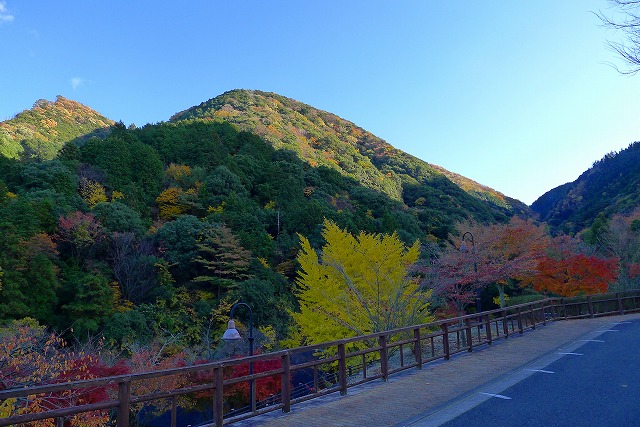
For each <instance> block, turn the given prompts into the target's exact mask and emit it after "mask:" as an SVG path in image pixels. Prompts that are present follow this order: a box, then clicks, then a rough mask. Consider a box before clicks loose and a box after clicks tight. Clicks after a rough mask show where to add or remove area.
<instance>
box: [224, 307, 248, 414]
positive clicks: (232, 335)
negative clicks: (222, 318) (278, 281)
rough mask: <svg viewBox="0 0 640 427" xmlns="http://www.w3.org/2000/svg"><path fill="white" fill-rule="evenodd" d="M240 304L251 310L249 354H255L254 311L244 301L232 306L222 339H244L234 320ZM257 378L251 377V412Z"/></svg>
mask: <svg viewBox="0 0 640 427" xmlns="http://www.w3.org/2000/svg"><path fill="white" fill-rule="evenodd" d="M239 306H244V307H246V308H247V310H249V337H248V338H247V339H248V340H249V356H253V311H252V310H251V307H249V305H248V304H246V303H244V302H237V303H235V304H234V305H233V306H232V307H231V312H230V313H229V323H228V324H227V330H226V331H225V332H224V334H223V335H222V339H223V340H225V341H237V340H239V339H242V336H241V335H240V332H238V330H237V329H236V322H235V321H234V320H233V312H234V311H235V310H236V308H238V307H239ZM249 375H253V361H251V362H249ZM254 396H255V380H254V379H251V381H250V383H249V409H250V410H251V412H253V411H255V404H256V402H255V399H254V398H253V397H254Z"/></svg>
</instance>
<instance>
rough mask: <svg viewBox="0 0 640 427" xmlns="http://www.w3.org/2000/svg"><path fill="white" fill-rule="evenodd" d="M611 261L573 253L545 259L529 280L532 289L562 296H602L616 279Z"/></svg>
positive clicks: (614, 268)
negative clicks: (531, 283)
mask: <svg viewBox="0 0 640 427" xmlns="http://www.w3.org/2000/svg"><path fill="white" fill-rule="evenodd" d="M617 264H618V263H617V262H616V260H615V259H602V258H598V257H596V256H588V255H584V254H573V255H570V256H569V257H566V258H561V259H554V258H550V257H545V258H544V259H543V260H542V261H540V264H539V265H538V271H539V272H538V274H536V275H535V276H534V277H533V289H534V290H536V291H538V292H550V293H552V294H555V295H559V296H562V297H572V296H576V295H589V294H597V293H605V292H607V290H608V288H609V284H610V283H611V282H613V281H614V280H615V278H616V269H617V266H618V265H617Z"/></svg>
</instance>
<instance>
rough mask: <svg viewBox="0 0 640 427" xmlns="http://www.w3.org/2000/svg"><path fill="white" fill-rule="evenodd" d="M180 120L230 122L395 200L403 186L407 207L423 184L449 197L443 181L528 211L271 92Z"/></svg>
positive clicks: (227, 98) (249, 93)
mask: <svg viewBox="0 0 640 427" xmlns="http://www.w3.org/2000/svg"><path fill="white" fill-rule="evenodd" d="M184 119H204V120H212V121H216V122H228V123H233V124H235V125H237V126H238V127H239V128H240V129H241V130H244V131H249V132H252V133H255V134H257V135H260V136H261V137H262V138H264V139H265V140H266V141H269V142H270V143H271V144H272V145H273V147H274V148H277V149H279V148H285V149H289V150H291V151H294V152H295V153H297V154H298V155H299V156H300V157H301V158H302V159H304V160H305V161H307V162H309V164H311V165H312V166H317V165H321V166H326V167H329V168H331V169H335V170H337V171H339V172H340V173H341V174H342V175H345V176H349V177H352V178H354V179H356V180H357V181H358V182H359V183H361V184H362V185H364V186H366V187H369V188H371V189H374V190H378V191H381V192H383V193H385V194H387V195H388V196H389V197H391V198H393V199H395V200H402V199H403V187H405V189H407V190H408V191H407V193H408V194H407V197H406V198H405V200H404V201H405V203H407V204H408V205H411V204H412V202H413V201H414V200H411V195H410V194H412V193H413V192H414V191H413V190H414V188H415V187H420V186H422V185H426V186H429V187H433V188H432V191H433V192H434V193H433V194H432V196H437V197H445V198H446V197H450V196H451V195H450V194H448V193H449V189H447V188H442V189H440V188H439V187H440V185H439V182H440V181H442V179H443V177H446V178H447V179H448V180H450V181H451V182H453V183H455V184H456V185H457V186H458V187H460V188H461V189H463V190H464V191H465V192H467V193H468V194H470V195H472V196H474V197H476V198H479V199H481V200H484V201H486V202H488V203H489V204H490V205H492V206H493V207H496V208H498V210H499V211H502V212H504V213H507V214H509V215H510V214H511V213H512V212H513V211H514V210H515V211H526V210H527V207H526V206H525V205H524V204H522V203H521V202H519V201H517V200H514V199H511V198H508V197H506V196H504V195H503V194H501V193H499V192H497V191H495V190H493V189H491V188H488V187H486V186H483V185H480V184H478V183H477V182H475V181H472V180H470V179H468V178H465V177H463V176H461V175H458V174H455V173H452V172H450V171H447V170H446V169H444V168H441V167H439V166H435V165H431V164H429V163H427V162H425V161H422V160H420V159H418V158H416V157H414V156H411V155H410V154H407V153H405V152H403V151H401V150H398V149H397V148H394V147H393V146H391V145H390V144H388V143H387V142H385V141H384V140H382V139H380V138H378V137H376V136H375V135H373V134H371V133H369V132H367V131H366V130H364V129H362V128H360V127H358V126H357V125H355V124H354V123H352V122H349V121H347V120H344V119H342V118H340V117H338V116H336V115H334V114H331V113H328V112H325V111H321V110H318V109H316V108H313V107H311V106H309V105H306V104H303V103H301V102H298V101H296V100H293V99H290V98H286V97H284V96H280V95H277V94H274V93H267V92H261V91H255V90H232V91H229V92H226V93H224V94H222V95H220V96H218V97H216V98H213V99H210V100H209V101H206V102H203V103H202V104H200V105H198V106H195V107H192V108H189V109H187V110H186V111H183V112H180V113H178V114H176V115H174V116H173V117H172V118H171V121H179V120H184ZM419 197H420V196H418V198H419ZM454 197H455V196H454ZM453 202H454V203H456V202H457V200H454V201H453Z"/></svg>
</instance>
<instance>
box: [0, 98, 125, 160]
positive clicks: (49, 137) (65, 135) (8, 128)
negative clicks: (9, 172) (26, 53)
mask: <svg viewBox="0 0 640 427" xmlns="http://www.w3.org/2000/svg"><path fill="white" fill-rule="evenodd" d="M111 125H113V121H112V120H109V119H107V118H106V117H104V116H102V115H100V114H99V113H97V112H96V111H94V110H92V109H91V108H89V107H86V106H84V105H82V104H80V103H78V102H75V101H71V100H69V99H66V98H63V97H62V96H58V97H57V98H56V100H55V102H51V101H47V100H44V99H41V100H38V101H36V103H35V104H34V105H33V108H31V109H30V110H25V111H23V112H21V113H19V114H17V115H16V116H15V117H14V118H12V119H10V120H6V121H4V122H0V155H1V156H4V157H8V158H12V159H31V158H33V159H39V160H51V159H53V158H54V157H55V156H56V154H57V153H58V151H60V149H61V148H62V146H63V145H64V144H65V143H66V142H68V141H72V140H74V139H76V138H83V137H88V135H102V136H106V134H107V133H108V128H109V126H111Z"/></svg>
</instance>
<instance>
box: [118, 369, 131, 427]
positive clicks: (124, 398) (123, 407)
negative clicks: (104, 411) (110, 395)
mask: <svg viewBox="0 0 640 427" xmlns="http://www.w3.org/2000/svg"><path fill="white" fill-rule="evenodd" d="M118 402H119V403H118V417H117V424H118V427H129V410H130V408H129V404H130V402H131V379H130V378H125V379H123V381H122V382H121V383H120V384H118Z"/></svg>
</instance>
